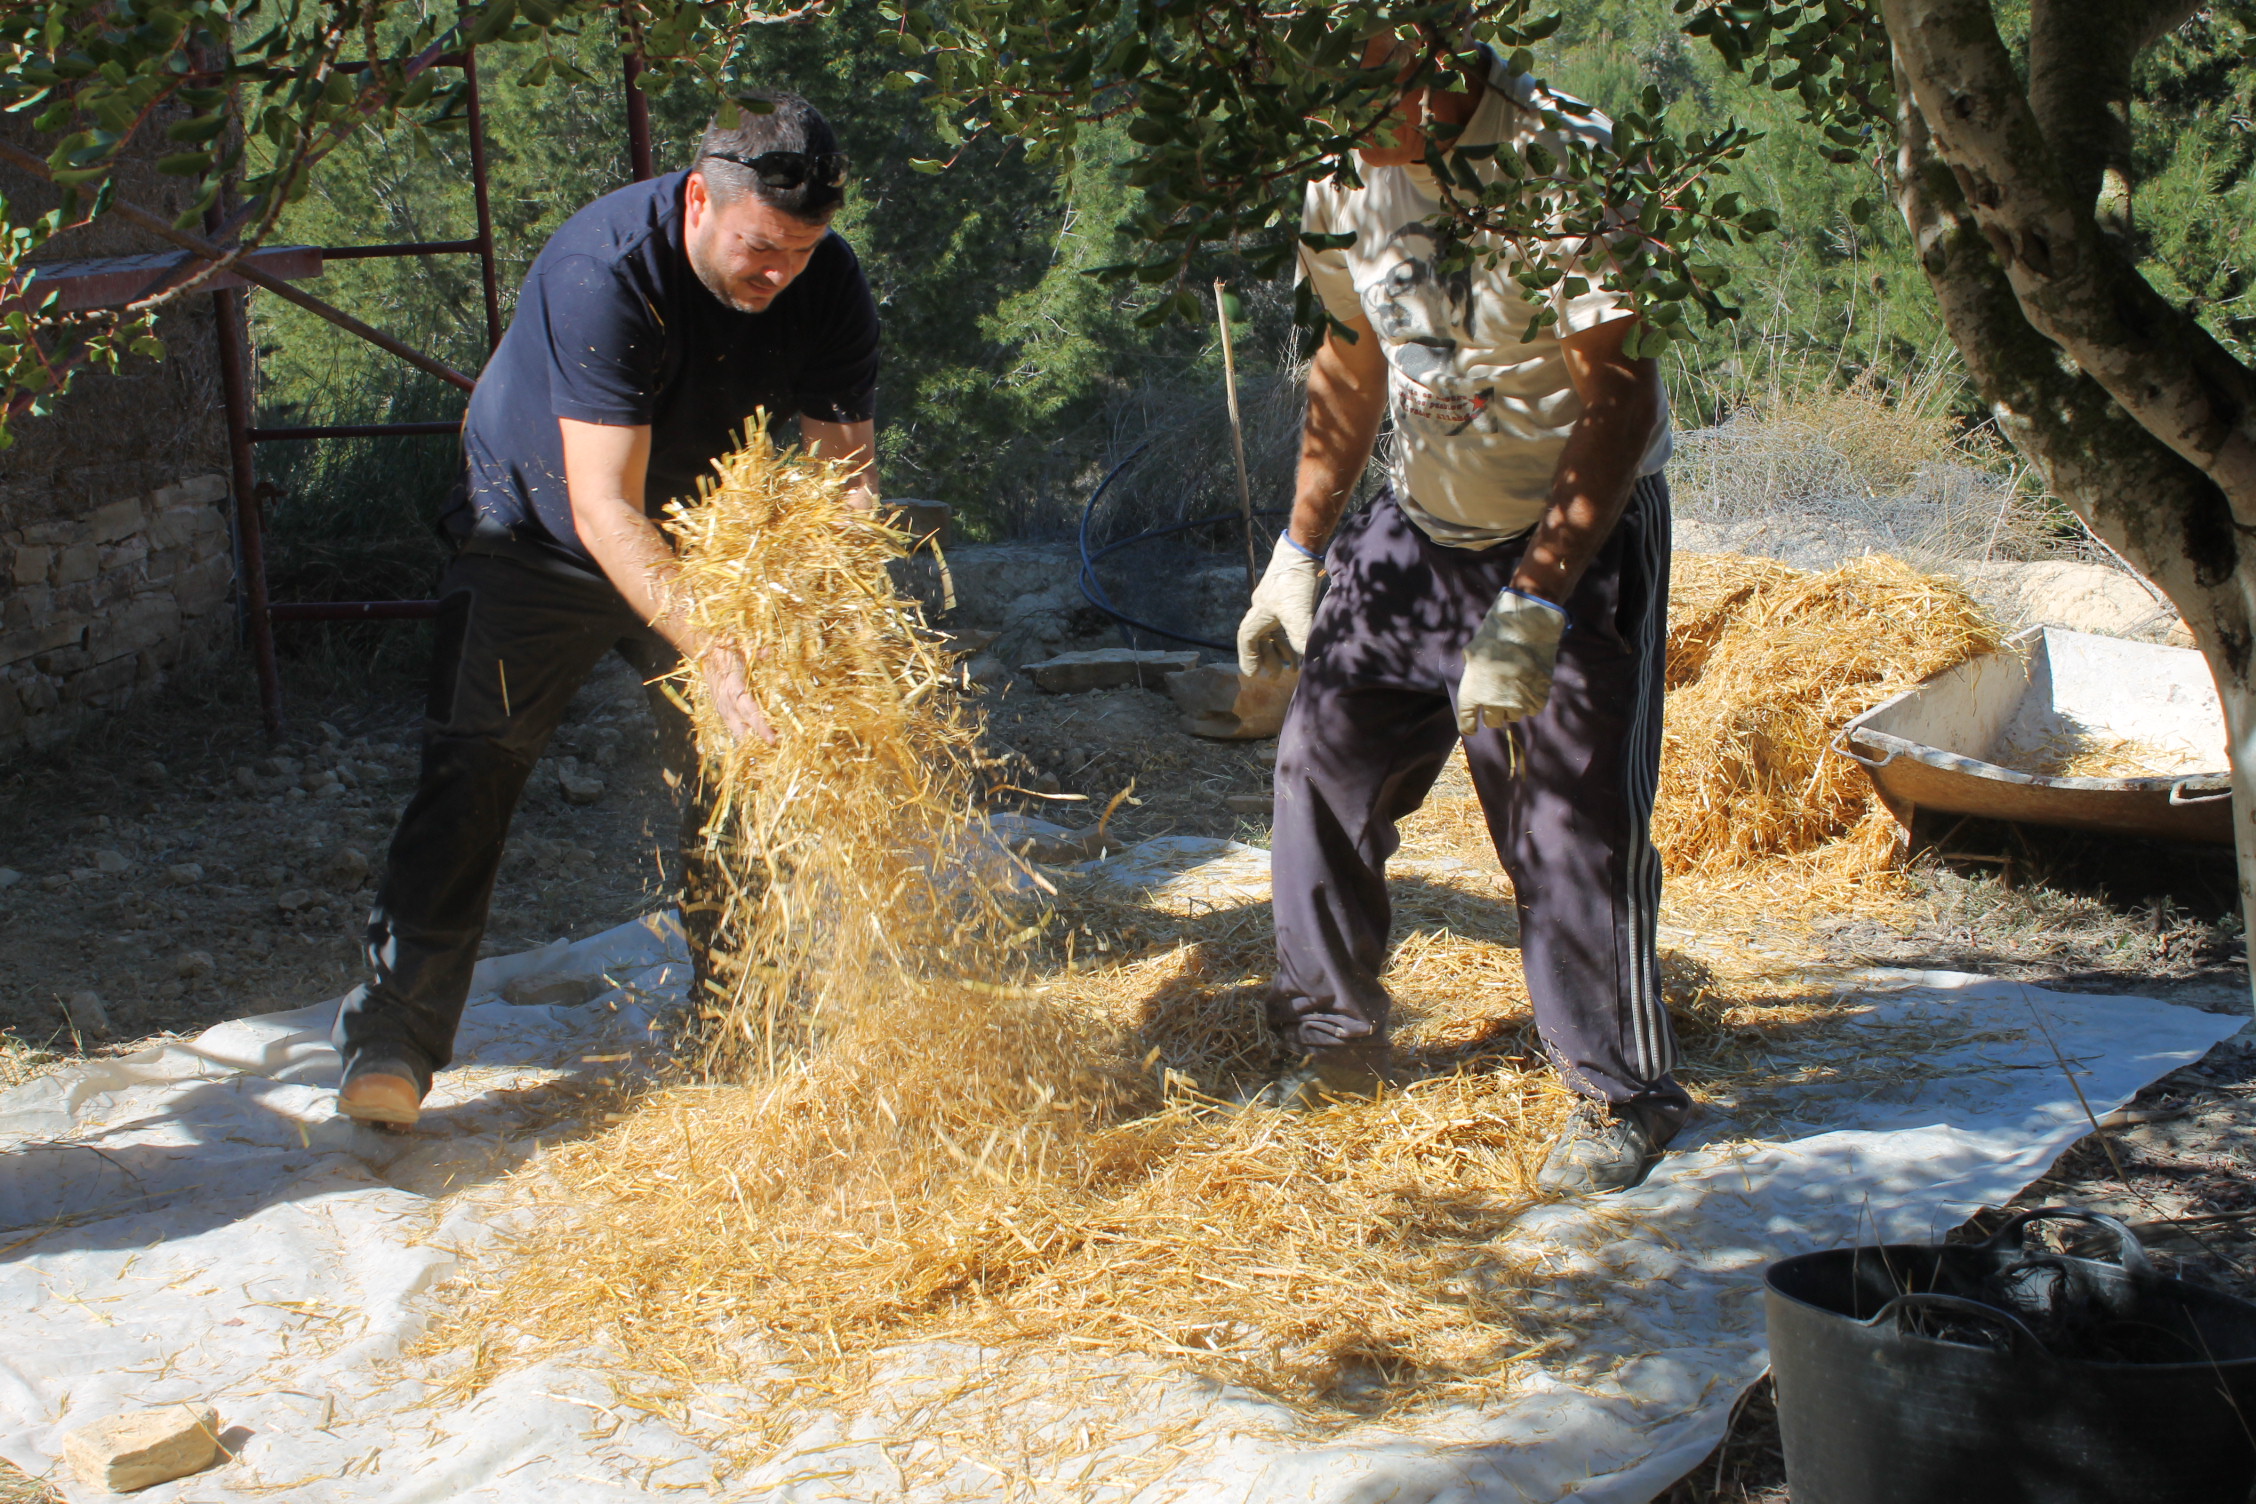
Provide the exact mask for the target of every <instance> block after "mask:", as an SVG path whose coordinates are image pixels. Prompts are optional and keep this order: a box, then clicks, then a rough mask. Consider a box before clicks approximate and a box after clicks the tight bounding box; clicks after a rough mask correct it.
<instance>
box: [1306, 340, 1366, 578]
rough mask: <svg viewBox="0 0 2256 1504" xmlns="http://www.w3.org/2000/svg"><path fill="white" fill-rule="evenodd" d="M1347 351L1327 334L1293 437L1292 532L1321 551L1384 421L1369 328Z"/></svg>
mask: <svg viewBox="0 0 2256 1504" xmlns="http://www.w3.org/2000/svg"><path fill="white" fill-rule="evenodd" d="M1356 334H1357V338H1356V341H1355V343H1353V344H1349V343H1348V342H1347V341H1345V340H1343V339H1341V338H1340V337H1339V336H1338V334H1337V333H1331V334H1327V335H1326V336H1325V337H1324V343H1323V345H1322V346H1321V347H1320V348H1319V349H1318V350H1317V352H1316V358H1315V360H1313V361H1312V362H1310V364H1309V367H1308V416H1307V418H1306V420H1305V421H1304V422H1303V423H1302V425H1301V430H1300V468H1299V470H1298V472H1297V473H1296V475H1295V476H1294V480H1293V509H1292V522H1291V532H1292V537H1293V541H1294V542H1296V543H1298V544H1300V545H1301V546H1302V547H1303V548H1306V549H1310V550H1320V549H1322V548H1323V546H1324V545H1325V543H1326V542H1328V541H1329V540H1330V538H1331V536H1332V529H1334V528H1335V527H1337V526H1339V519H1340V513H1341V512H1343V511H1345V510H1346V509H1347V504H1348V502H1349V501H1350V500H1351V499H1352V498H1353V497H1354V495H1355V486H1356V483H1357V482H1358V481H1360V480H1362V478H1363V470H1364V467H1365V466H1367V465H1369V464H1370V463H1371V446H1372V444H1373V443H1374V442H1376V440H1377V438H1378V433H1379V420H1380V419H1381V418H1383V417H1384V416H1385V415H1386V356H1385V354H1384V353H1383V352H1382V351H1381V350H1380V349H1379V338H1378V336H1377V335H1376V334H1374V333H1373V332H1372V331H1371V329H1370V327H1369V326H1368V325H1364V326H1362V327H1361V328H1359V329H1357V331H1356Z"/></svg>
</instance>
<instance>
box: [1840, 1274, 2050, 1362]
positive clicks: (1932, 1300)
mask: <svg viewBox="0 0 2256 1504" xmlns="http://www.w3.org/2000/svg"><path fill="white" fill-rule="evenodd" d="M1920 1311H1948V1312H1949V1313H1950V1314H1952V1315H1953V1316H1959V1317H1963V1318H1964V1319H1966V1320H1968V1321H1983V1322H1988V1323H1989V1324H1990V1325H1992V1326H1997V1327H2002V1328H2004V1329H2005V1334H2006V1339H2007V1340H2008V1341H2009V1342H2010V1343H2011V1344H2012V1345H2013V1347H2014V1349H2015V1350H2016V1351H2018V1350H2020V1349H2021V1348H2022V1347H2023V1346H2024V1345H2026V1346H2027V1347H2028V1348H2030V1349H2031V1350H2033V1351H2036V1352H2040V1353H2041V1352H2044V1351H2046V1348H2045V1345H2044V1343H2043V1342H2041V1341H2039V1340H2038V1338H2037V1334H2036V1333H2035V1332H2032V1331H2030V1330H2029V1328H2028V1327H2027V1326H2026V1325H2024V1324H2023V1322H2022V1320H2021V1318H2020V1317H2018V1316H2016V1315H2014V1314H2013V1313H2012V1312H2011V1311H2001V1310H1999V1309H1998V1308H1997V1307H1996V1306H1991V1305H1984V1304H1983V1303H1982V1302H1980V1301H1978V1300H1968V1299H1966V1298H1965V1297H1963V1296H1958V1295H1939V1294H1936V1293H1934V1292H1932V1291H1926V1290H1919V1291H1913V1292H1911V1293H1909V1294H1905V1295H1899V1296H1897V1297H1896V1298H1895V1299H1894V1300H1891V1301H1889V1302H1888V1303H1887V1304H1886V1305H1884V1306H1882V1307H1881V1308H1880V1309H1879V1310H1878V1311H1876V1312H1874V1313H1873V1317H1872V1320H1871V1321H1870V1322H1868V1323H1867V1325H1869V1326H1878V1325H1880V1323H1882V1322H1883V1321H1885V1322H1889V1323H1891V1324H1892V1325H1893V1326H1894V1327H1895V1329H1896V1331H1897V1333H1898V1334H1899V1335H1902V1336H1906V1337H1909V1336H1914V1335H1916V1334H1915V1333H1912V1332H1907V1331H1905V1330H1904V1318H1906V1317H1907V1316H1911V1315H1913V1314H1915V1313H1917V1312H1920ZM1929 1340H1930V1341H1936V1342H1940V1341H1944V1340H1946V1339H1944V1338H1940V1337H1936V1338H1930V1339H1929ZM1961 1345H1962V1346H1963V1345H1965V1344H1961Z"/></svg>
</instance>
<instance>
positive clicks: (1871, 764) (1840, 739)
mask: <svg viewBox="0 0 2256 1504" xmlns="http://www.w3.org/2000/svg"><path fill="white" fill-rule="evenodd" d="M1833 750H1834V751H1836V752H1838V753H1840V754H1841V755H1842V756H1843V757H1846V758H1847V759H1848V760H1849V761H1851V762H1860V763H1863V764H1864V765H1865V766H1866V767H1868V768H1884V767H1886V766H1887V765H1888V764H1889V763H1892V762H1894V761H1895V760H1896V752H1897V750H1898V749H1897V748H1894V747H1890V748H1889V749H1888V754H1887V756H1885V757H1867V756H1865V755H1864V754H1863V753H1862V752H1859V751H1857V750H1856V748H1854V747H1852V746H1850V745H1849V733H1848V732H1847V731H1845V730H1844V731H1838V732H1835V733H1834V735H1833Z"/></svg>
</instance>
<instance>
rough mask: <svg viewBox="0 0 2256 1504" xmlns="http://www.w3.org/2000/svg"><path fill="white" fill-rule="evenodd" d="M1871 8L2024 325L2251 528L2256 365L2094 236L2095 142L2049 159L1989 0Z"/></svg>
mask: <svg viewBox="0 0 2256 1504" xmlns="http://www.w3.org/2000/svg"><path fill="white" fill-rule="evenodd" d="M1881 3H1882V9H1883V13H1884V15H1885V16H1886V19H1887V25H1888V34H1889V37H1890V39H1891V40H1892V41H1893V43H1894V45H1895V50H1896V57H1897V60H1898V63H1899V64H1900V66H1901V68H1902V71H1903V75H1904V79H1905V81H1906V83H1907V84H1908V86H1909V88H1910V90H1911V92H1912V94H1913V95H1914V96H1915V97H1916V100H1917V104H1918V109H1919V112H1920V114H1921V116H1922V117H1923V118H1924V120H1925V122H1926V125H1927V128H1928V129H1929V131H1930V132H1931V137H1932V141H1933V145H1934V148H1935V150H1936V152H1937V154H1938V155H1939V156H1940V157H1941V159H1942V160H1943V161H1944V162H1946V163H1948V164H1949V166H1950V169H1951V171H1952V174H1953V176H1954V177H1955V178H1956V179H1957V181H1958V186H1959V189H1960V192H1961V194H1962V195H1963V198H1964V202H1965V204H1966V212H1967V213H1968V214H1969V215H1970V216H1971V217H1972V219H1973V220H1974V222H1975V223H1976V224H1977V225H1978V226H1979V227H1980V228H1981V231H1982V233H1983V235H1984V237H1985V238H1986V239H1987V240H1988V241H1989V243H1990V246H1991V248H1992V250H1993V252H1994V254H1995V255H1996V258H1997V261H1998V264H1999V265H2000V267H2001V268H2002V269H2003V271H2004V273H2005V276H2006V279H2007V281H2008V283H2009V285H2010V286H2011V288H2012V290H2013V294H2014V297H2015V299H2016V301H2017V302H2018V303H2019V304H2020V307H2021V309H2022V312H2023V313H2024V315H2025V316H2026V317H2027V319H2028V321H2029V323H2030V324H2032V325H2033V326H2035V328H2036V329H2037V330H2038V331H2039V332H2041V333H2042V334H2043V335H2044V336H2045V337H2046V338H2048V339H2050V340H2051V341H2052V342H2053V343H2055V344H2057V345H2058V346H2059V347H2060V348H2061V350H2062V351H2063V352H2064V353H2065V354H2066V355H2067V357H2068V358H2069V359H2070V360H2072V361H2073V362H2074V363H2075V365H2076V366H2077V368H2078V369H2080V370H2081V371H2083V372H2085V373H2086V374H2088V375H2090V376H2091V377H2092V378H2093V379H2094V380H2095V381H2097V382H2098V383H2099V384H2100V386H2102V387H2104V388H2105V389H2106V391H2107V393H2108V395H2110V396H2111V397H2113V398H2114V399H2115V400H2116V401H2117V402H2119V403H2120V404H2122V406H2123V408H2124V409H2125V410H2126V411H2127V412H2129V413H2130V415H2131V416H2132V417H2133V418H2135V419H2137V421H2138V422H2139V423H2140V424H2141V425H2143V426H2144V427H2145V428H2146V429H2147V430H2148V431H2149V432H2150V433H2152V434H2153V435H2154V436H2155V437H2157V438H2159V439H2160V440H2161V441H2162V442H2163V443H2164V444H2166V445H2168V446H2169V447H2170V449H2172V450H2173V451H2175V452H2176V453H2177V454H2179V455H2180V456H2182V457H2183V458H2185V459H2187V460H2189V461H2191V462H2192V463H2193V464H2194V465H2195V466H2197V467H2199V468H2200V469H2201V470H2202V471H2203V472H2205V473H2206V474H2207V475H2208V477H2209V478H2210V479H2211V480H2212V481H2214V482H2215V483H2216V485H2217V486H2218V488H2219V489H2220V491H2221V492H2222V493H2223V496H2224V498H2225V499H2226V501H2227V502H2228V504H2229V505H2230V507H2231V513H2232V518H2233V520H2234V521H2235V522H2236V523H2238V524H2240V525H2242V526H2256V372H2251V371H2249V370H2248V368H2247V367H2245V366H2243V365H2241V364H2240V362H2239V361H2237V360H2235V359H2234V358H2233V357H2232V355H2231V354H2230V353H2229V352H2227V351H2226V350H2225V349H2224V348H2223V346H2221V345H2219V344H2218V343H2217V341H2216V340H2215V339H2214V338H2213V337H2211V336H2210V334H2209V333H2208V331H2207V330H2205V329H2203V328H2202V327H2201V325H2200V323H2199V322H2198V321H2197V320H2195V319H2194V318H2193V317H2192V316H2191V315H2190V314H2188V313H2185V312H2183V311H2181V310H2179V309H2177V308H2174V307H2172V306H2171V305H2170V304H2169V303H2168V302H2167V301H2166V300H2165V299H2164V298H2163V297H2162V296H2161V295H2160V294H2159V293H2157V292H2156V291H2155V290H2154V288H2153V287H2152V285H2150V284H2149V283H2148V282H2147V281H2146V279H2145V278H2143V277H2141V276H2140V275H2139V274H2138V272H2137V271H2136V269H2135V268H2134V267H2133V266H2132V264H2131V263H2130V261H2129V259H2128V258H2127V257H2126V256H2125V255H2124V253H2123V252H2122V251H2121V250H2120V249H2119V248H2118V247H2117V246H2116V245H2115V244H2114V243H2113V242H2112V241H2111V240H2110V238H2109V237H2108V236H2107V235H2106V234H2105V233H2104V232H2103V231H2102V229H2101V227H2100V222H2099V219H2098V217H2097V215H2096V213H2095V208H2096V204H2095V202H2094V200H2093V199H2090V198H2085V197H2082V196H2080V195H2079V194H2078V192H2077V190H2076V188H2075V186H2074V183H2075V182H2076V181H2077V180H2078V179H2079V178H2083V179H2090V178H2092V177H2093V176H2095V175H2097V176H2099V177H2101V178H2103V177H2104V171H2105V160H2106V159H2105V152H2104V147H2102V148H2101V149H2100V151H2099V153H2098V155H2097V156H2096V157H2094V156H2092V155H2089V154H2088V151H2089V148H2079V152H2080V153H2086V154H2080V155H2078V156H2077V157H2076V158H2075V165H2074V167H2073V168H2072V169H2071V168H2070V166H2069V165H2068V164H2067V163H2065V162H2064V161H2063V160H2062V158H2061V157H2060V156H2058V155H2056V153H2055V150H2054V147H2053V144H2052V142H2051V141H2050V140H2048V138H2047V136H2046V134H2045V131H2044V129H2043V127H2042V126H2041V125H2040V123H2039V121H2038V118H2037V115H2036V113H2035V111H2034V110H2033V109H2032V108H2031V105H2030V102H2029V99H2028V98H2027V97H2026V96H2024V94H2023V93H2022V89H2021V83H2020V79H2019V77H2018V75H2017V74H2016V72H2015V70H2014V67H2013V60H2012V57H2011V56H2010V55H2009V54H2008V52H2007V51H2006V48H2005V44H2004V42H2003V41H2002V40H2001V39H2000V38H1999V36H1998V32H1997V26H1996V22H1995V19H1994V17H1993V16H1992V14H1991V8H1990V5H1989V4H1988V3H1987V0H1881ZM2150 14H2151V15H2152V16H2153V18H2154V19H2163V18H2166V15H2167V12H2153V13H2150ZM2150 24H2151V23H2150ZM2034 67H2035V62H2034V59H2032V69H2034ZM2047 87H2049V86H2047ZM2032 92H2041V90H2039V89H2038V87H2037V86H2036V85H2034V84H2033V85H2032ZM2071 133H2072V134H2073V132H2071ZM2085 134H2090V133H2089V132H2086V133H2085ZM2079 139H2081V138H2080V137H2079Z"/></svg>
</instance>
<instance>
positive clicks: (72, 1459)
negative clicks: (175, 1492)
mask: <svg viewBox="0 0 2256 1504" xmlns="http://www.w3.org/2000/svg"><path fill="white" fill-rule="evenodd" d="M219 1455H220V1446H219V1412H217V1411H216V1410H214V1409H212V1408H211V1406H209V1405H164V1406H160V1407H158V1408H157V1409H154V1410H135V1411H130V1412H128V1413H127V1414H124V1415H112V1416H108V1417H105V1418H104V1419H102V1420H98V1421H95V1422H94V1423H93V1424H92V1425H86V1426H81V1427H79V1428H78V1429H77V1430H75V1431H73V1432H71V1433H70V1434H69V1435H68V1436H66V1437H64V1438H63V1460H64V1461H66V1462H67V1463H69V1464H70V1469H71V1471H72V1472H74V1473H76V1474H77V1475H78V1478H79V1481H80V1482H82V1483H85V1484H87V1485H89V1486H91V1487H94V1488H107V1489H109V1490H110V1491H112V1492H113V1493H128V1492H131V1491H132V1490H134V1489H137V1488H149V1487H152V1486H154V1485H156V1484H159V1483H165V1482H169V1481H170V1480H172V1479H174V1478H185V1477H187V1476H188V1475H189V1474H190V1473H200V1472H202V1471H203V1470H204V1469H205V1468H207V1467H210V1466H211V1465H212V1464H213V1463H214V1462H216V1461H218V1460H219Z"/></svg>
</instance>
